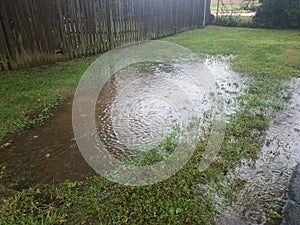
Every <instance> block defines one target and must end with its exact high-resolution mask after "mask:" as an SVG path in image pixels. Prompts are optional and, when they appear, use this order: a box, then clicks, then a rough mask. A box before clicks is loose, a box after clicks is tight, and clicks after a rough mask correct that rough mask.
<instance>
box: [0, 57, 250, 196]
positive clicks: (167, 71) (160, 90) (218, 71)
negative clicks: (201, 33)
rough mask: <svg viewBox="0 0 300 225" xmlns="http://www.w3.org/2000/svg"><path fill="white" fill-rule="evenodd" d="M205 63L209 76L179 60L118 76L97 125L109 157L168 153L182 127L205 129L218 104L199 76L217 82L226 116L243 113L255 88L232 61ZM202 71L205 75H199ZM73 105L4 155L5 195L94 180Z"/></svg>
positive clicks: (0, 159)
mask: <svg viewBox="0 0 300 225" xmlns="http://www.w3.org/2000/svg"><path fill="white" fill-rule="evenodd" d="M201 60H202V61H201V63H200V64H199V63H197V65H198V66H199V65H201V68H199V67H197V66H195V64H194V62H193V60H188V61H185V60H177V61H174V63H173V64H160V63H153V62H148V63H146V64H144V65H142V64H137V65H133V66H130V67H128V68H125V69H123V70H121V71H119V72H118V73H116V74H115V75H114V76H112V77H111V79H110V80H109V81H107V83H106V85H105V86H104V88H103V89H102V91H101V92H100V95H99V98H98V104H97V108H96V118H95V119H96V122H97V128H98V132H99V136H100V138H101V140H102V142H103V143H104V145H105V146H106V147H107V148H108V150H109V151H111V152H112V153H113V154H115V155H116V156H120V155H123V154H135V153H136V152H140V151H148V150H149V149H152V148H154V147H157V146H160V144H161V142H162V141H163V140H164V139H165V138H166V137H168V135H169V134H170V133H171V132H172V130H173V129H174V125H178V124H182V123H183V122H186V121H189V120H190V119H192V118H194V117H195V115H196V116H197V117H198V118H202V120H201V121H202V123H201V126H203V127H205V121H206V120H205V119H203V118H206V117H207V118H209V116H207V113H208V112H210V109H211V105H212V103H213V104H218V103H216V102H213V101H211V98H210V97H211V96H207V95H204V94H203V93H204V92H203V88H201V85H200V88H199V80H200V81H204V80H202V78H201V79H199V77H198V76H203V75H205V74H206V72H207V74H213V75H214V77H215V78H214V80H215V83H214V86H215V88H216V89H215V93H213V94H212V96H220V97H221V99H222V100H224V102H225V106H224V107H223V108H222V109H223V113H224V114H225V115H230V114H232V113H234V112H235V110H237V108H238V106H237V100H236V98H237V96H239V95H240V94H241V93H243V91H244V90H245V89H246V88H247V85H246V83H247V81H246V80H245V78H244V77H243V76H240V75H239V74H237V73H235V72H233V71H231V70H230V65H229V60H230V58H221V57H220V58H205V57H204V58H202V59H201ZM178 68H184V71H185V72H183V70H180V69H178ZM200 69H201V70H202V71H204V74H203V73H202V74H199V70H200ZM187 71H188V73H187ZM205 71H206V72H205ZM204 78H205V77H204ZM204 78H203V79H204ZM200 83H201V82H200ZM204 83H205V82H204ZM71 102H72V99H71V98H70V99H69V101H68V102H67V103H66V104H65V105H64V106H62V107H60V108H59V109H58V110H57V112H56V114H55V117H54V118H53V119H51V120H50V121H49V122H48V123H47V124H46V125H44V126H42V127H37V128H34V129H31V130H29V131H27V132H26V133H25V134H23V135H20V136H19V137H16V138H15V139H14V140H13V141H12V146H10V147H8V148H5V149H1V151H0V169H1V178H0V181H1V185H0V188H1V189H0V195H4V194H7V193H9V190H21V189H23V188H27V187H29V186H32V185H34V184H36V183H40V182H43V181H47V182H49V181H54V182H57V181H62V180H65V179H83V178H85V177H87V176H90V175H92V174H94V172H93V170H92V169H91V168H90V167H89V166H88V165H87V163H86V162H85V161H84V159H83V158H82V156H81V154H80V151H79V150H78V147H77V145H76V140H75V139H74V135H73V129H72V121H71V119H72V118H71V114H72V104H71ZM208 120H209V119H208ZM208 120H207V121H208ZM207 121H206V122H207ZM208 122H209V121H208ZM201 126H200V129H199V130H197V131H199V132H198V133H197V134H196V136H197V138H198V137H199V135H200V134H201V131H202V130H203V132H205V128H203V129H201ZM161 150H162V151H164V149H161Z"/></svg>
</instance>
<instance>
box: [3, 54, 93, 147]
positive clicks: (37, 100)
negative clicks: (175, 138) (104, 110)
mask: <svg viewBox="0 0 300 225" xmlns="http://www.w3.org/2000/svg"><path fill="white" fill-rule="evenodd" d="M93 60H94V58H84V59H80V60H74V61H71V62H64V63H58V64H57V65H52V66H45V67H40V68H33V69H28V70H20V71H11V72H8V73H1V74H0V84H1V85H0V105H1V110H0V146H1V145H2V144H3V143H4V142H5V141H7V140H8V139H9V138H10V137H12V136H13V135H15V134H16V133H19V132H22V131H24V129H26V128H28V127H31V126H36V125H40V124H42V123H43V122H44V121H45V120H46V119H48V118H49V117H50V116H51V115H52V113H53V109H54V108H55V106H56V105H58V104H60V103H61V102H63V101H64V99H66V97H67V95H68V94H70V93H73V92H74V89H75V88H76V86H77V84H78V82H79V79H80V77H81V76H82V74H83V72H84V71H85V70H86V68H87V67H88V65H89V64H90V63H91V62H92V61H93ZM5 144H6V143H4V145H3V147H5ZM6 145H7V144H6Z"/></svg>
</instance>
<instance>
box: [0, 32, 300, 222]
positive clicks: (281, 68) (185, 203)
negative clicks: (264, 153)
mask: <svg viewBox="0 0 300 225" xmlns="http://www.w3.org/2000/svg"><path fill="white" fill-rule="evenodd" d="M165 40H167V41H171V42H174V43H178V44H180V45H183V46H185V47H187V48H189V49H191V50H192V51H194V52H196V53H199V54H210V55H229V54H233V55H236V56H237V57H236V58H235V59H234V60H233V62H232V66H233V68H234V70H236V71H239V72H241V73H244V74H248V75H249V76H251V77H252V83H251V85H250V87H249V90H248V92H247V93H246V94H245V95H243V96H241V97H240V99H239V101H240V104H241V106H242V107H241V110H240V112H239V113H237V114H235V115H234V116H232V117H231V118H230V123H229V124H228V126H227V127H226V136H225V139H224V142H223V145H222V149H221V152H219V154H218V156H217V158H216V160H215V161H214V162H213V164H212V165H211V166H210V167H209V168H208V169H207V170H205V171H202V172H199V171H198V165H199V162H200V159H201V157H202V153H203V150H204V149H205V145H206V141H207V138H205V139H204V141H202V142H200V143H199V144H198V147H197V150H196V152H195V154H194V156H193V158H192V159H191V160H190V161H189V163H188V164H187V165H186V166H185V167H184V168H183V169H182V170H181V171H180V172H179V173H177V174H176V175H175V176H173V177H171V178H170V179H168V180H166V181H164V182H162V183H159V184H155V185H151V186H146V187H127V186H121V185H118V184H115V183H112V182H110V181H107V180H105V179H104V178H102V177H98V176H95V177H92V178H90V179H88V180H85V181H80V182H71V181H66V182H64V183H62V184H59V185H45V186H41V185H40V186H37V187H33V188H31V189H29V190H24V191H23V192H20V193H17V194H16V195H15V196H13V197H11V198H8V199H5V200H3V199H2V204H1V206H0V224H64V223H66V224H214V216H215V214H216V213H217V212H216V208H215V205H214V201H215V198H214V197H215V196H216V195H219V196H222V197H223V198H224V199H225V200H224V201H225V202H224V204H229V203H230V202H231V201H233V200H234V199H235V192H236V191H237V190H239V189H240V188H242V186H243V181H241V180H238V179H236V180H230V181H229V183H228V185H224V182H223V181H224V180H226V172H227V171H228V169H229V168H231V167H235V166H236V165H237V164H238V163H239V162H240V160H241V159H242V158H244V157H254V158H255V156H256V153H257V151H258V150H259V149H260V147H261V143H262V137H263V134H264V132H265V131H266V130H267V129H268V126H269V122H270V120H271V119H272V117H273V116H274V115H275V113H276V112H277V111H278V110H280V109H281V108H282V107H284V105H285V103H286V98H285V95H284V94H283V90H284V88H285V87H284V85H283V84H284V82H285V81H288V80H290V79H291V78H292V77H295V76H299V75H300V53H299V52H300V51H299V50H300V31H290V30H264V29H246V28H224V27H215V26H210V27H207V28H206V29H203V30H193V31H189V32H185V33H182V34H178V35H175V36H172V37H168V38H166V39H165ZM89 63H90V60H82V61H81V60H79V61H75V62H70V63H66V64H64V65H61V66H56V67H53V68H49V69H46V70H43V69H34V70H28V71H25V72H24V71H23V72H22V71H21V72H11V73H10V74H4V76H2V77H1V88H2V89H1V90H2V91H3V90H6V92H9V93H10V94H9V95H8V94H6V97H3V96H1V99H2V100H1V101H8V99H12V100H13V99H15V98H16V99H17V100H14V102H12V103H11V104H9V103H7V104H6V107H5V108H6V109H5V110H6V111H7V112H12V113H13V110H18V112H19V113H20V112H21V111H23V109H24V108H27V110H29V111H30V110H38V109H39V107H40V105H39V104H38V103H36V104H34V105H31V104H33V102H35V101H36V98H39V96H38V95H37V94H38V93H40V94H43V101H44V102H45V104H50V103H51V102H55V99H57V98H58V97H57V96H61V95H60V94H61V93H68V92H70V91H74V88H75V86H76V81H77V80H78V79H79V77H80V74H81V73H82V72H83V71H84V69H85V68H86V67H87V65H88V64H89ZM61 73H63V74H64V75H61ZM22 74H23V75H24V76H25V78H23V77H22ZM41 74H43V75H42V76H39V75H41ZM55 74H56V75H57V77H59V78H60V79H59V81H58V79H57V78H55V79H54V78H49V77H48V76H50V77H51V76H54V75H55ZM14 75H16V78H14ZM30 75H33V76H32V77H31V76H30ZM23 79H25V80H26V81H27V83H26V85H25V83H23V82H22V80H23ZM2 84H4V85H2ZM17 84H18V85H17ZM27 85H29V87H28V86H27ZM23 88H25V90H24V91H22V89H23ZM43 90H46V93H47V95H45V94H44V91H43ZM15 93H18V95H19V96H20V95H21V96H22V95H24V94H25V93H27V94H30V93H34V94H35V95H34V97H32V98H30V97H28V98H23V100H21V99H22V98H21V99H19V100H18V98H17V97H15ZM49 96H52V97H49ZM32 106H35V107H34V109H33V108H32ZM5 110H3V109H1V110H0V111H5ZM13 114H14V117H10V115H9V113H2V112H1V114H0V115H1V120H2V121H6V119H4V118H3V115H6V116H7V118H9V120H10V121H11V122H10V123H13V121H14V119H16V118H19V119H20V118H23V116H22V115H20V114H18V113H16V114H15V113H13ZM8 127H9V126H8ZM167 144H168V146H169V145H172V143H169V142H168V143H167ZM147 157H149V159H148V160H149V161H151V160H153V158H155V159H157V158H159V157H158V156H157V154H153V155H152V156H151V155H148V156H147ZM198 184H201V185H202V186H203V185H207V186H205V187H207V188H201V187H200V188H199V187H198ZM269 212H271V213H269V214H270V217H272V216H273V217H274V215H273V214H274V213H273V211H271V209H270V211H269ZM271 219H272V218H271Z"/></svg>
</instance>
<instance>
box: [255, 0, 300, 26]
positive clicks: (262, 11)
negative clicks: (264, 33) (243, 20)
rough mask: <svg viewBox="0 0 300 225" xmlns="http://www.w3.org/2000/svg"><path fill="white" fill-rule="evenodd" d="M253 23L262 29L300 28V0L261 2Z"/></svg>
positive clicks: (264, 0)
mask: <svg viewBox="0 0 300 225" xmlns="http://www.w3.org/2000/svg"><path fill="white" fill-rule="evenodd" d="M254 22H256V23H257V24H259V25H260V26H264V27H272V28H300V0H263V1H262V4H261V6H260V7H259V8H258V9H257V13H256V16H255V17H254Z"/></svg>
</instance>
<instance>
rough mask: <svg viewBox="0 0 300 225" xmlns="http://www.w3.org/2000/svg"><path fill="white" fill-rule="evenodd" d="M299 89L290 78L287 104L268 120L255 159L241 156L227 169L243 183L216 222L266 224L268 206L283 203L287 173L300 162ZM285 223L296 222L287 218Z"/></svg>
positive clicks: (298, 81) (299, 81)
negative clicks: (236, 165) (270, 120)
mask: <svg viewBox="0 0 300 225" xmlns="http://www.w3.org/2000/svg"><path fill="white" fill-rule="evenodd" d="M299 90H300V80H299V79H298V80H294V81H293V84H292V87H291V89H290V90H289V95H290V97H291V101H290V106H289V107H288V108H287V109H285V110H283V111H281V112H280V113H279V114H278V116H277V118H276V119H275V120H274V121H273V123H272V124H271V126H270V128H269V130H268V132H267V134H266V138H265V142H264V145H263V147H262V149H261V152H260V153H259V155H258V159H257V160H256V161H251V160H244V161H243V162H242V165H241V166H240V167H238V168H236V169H235V170H234V171H231V172H230V174H229V178H240V179H242V180H244V181H246V184H245V187H244V188H243V190H242V191H241V192H240V193H239V194H238V200H237V201H236V202H234V204H233V205H232V206H231V207H228V209H227V211H226V212H225V213H224V215H222V216H221V217H220V218H219V219H218V222H217V224H267V217H268V215H267V213H268V210H269V209H270V208H272V206H274V205H277V206H278V205H279V206H280V205H282V204H283V202H282V197H283V195H284V194H285V191H286V189H287V187H288V183H289V177H290V176H291V174H292V172H293V168H294V167H295V166H296V165H297V163H299V162H300V120H299V119H300V92H299ZM298 188H299V187H298ZM279 213H280V212H279ZM298 213H300V211H299V210H298ZM298 215H299V214H298ZM228 221H237V222H236V223H230V222H228ZM287 224H297V223H293V222H292V221H289V222H288V223H287Z"/></svg>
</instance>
